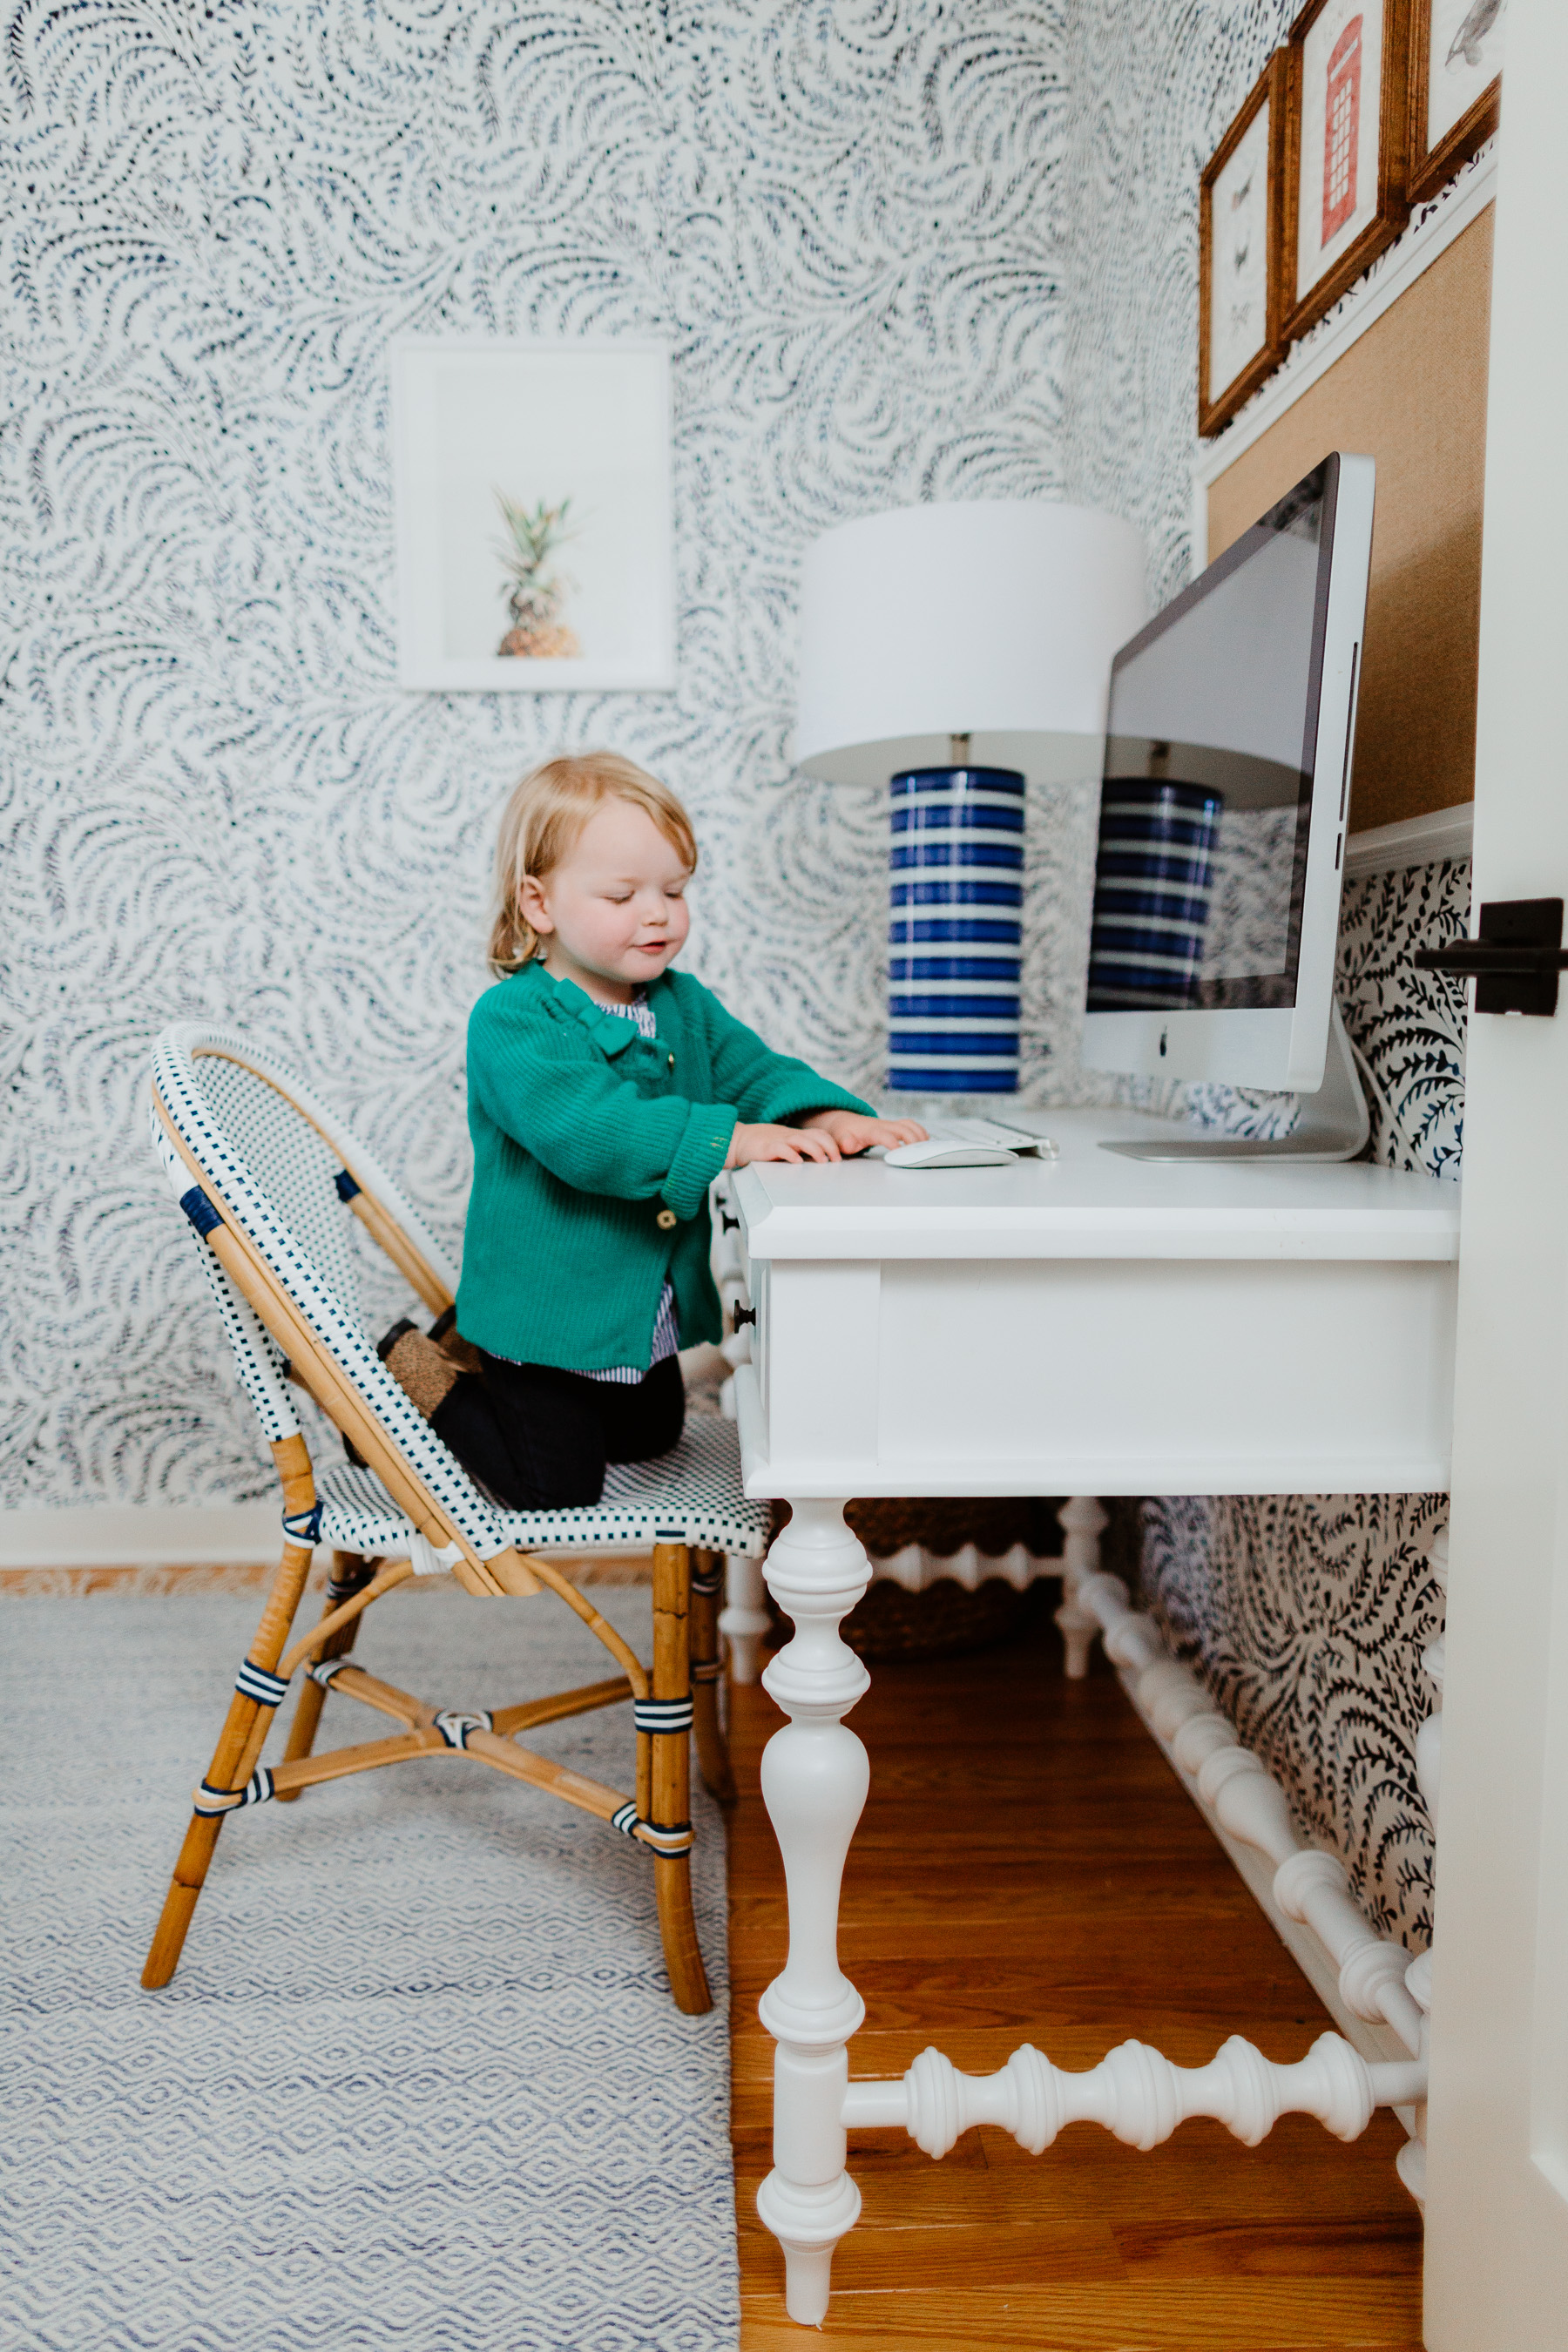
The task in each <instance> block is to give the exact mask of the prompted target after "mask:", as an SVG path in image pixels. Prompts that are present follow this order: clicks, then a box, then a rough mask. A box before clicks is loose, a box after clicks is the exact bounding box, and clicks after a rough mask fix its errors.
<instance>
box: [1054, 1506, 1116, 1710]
mask: <svg viewBox="0 0 1568 2352" xmlns="http://www.w3.org/2000/svg"><path fill="white" fill-rule="evenodd" d="M1057 1524H1058V1526H1059V1528H1061V1531H1062V1605H1061V1607H1060V1608H1059V1609H1058V1611H1057V1624H1058V1627H1059V1628H1060V1631H1061V1637H1062V1640H1063V1641H1064V1643H1066V1644H1067V1654H1068V1658H1067V1670H1068V1681H1069V1682H1081V1681H1082V1679H1083V1677H1084V1675H1087V1674H1088V1672H1089V1643H1090V1642H1091V1641H1092V1640H1093V1639H1094V1636H1095V1635H1096V1633H1099V1631H1100V1620H1099V1618H1098V1617H1097V1616H1096V1615H1095V1613H1094V1612H1093V1610H1092V1609H1086V1608H1085V1607H1084V1605H1083V1602H1082V1601H1080V1600H1079V1585H1080V1584H1081V1583H1082V1582H1083V1580H1084V1578H1085V1577H1086V1576H1098V1575H1099V1573H1100V1536H1101V1534H1102V1532H1103V1531H1104V1529H1105V1528H1107V1527H1108V1526H1109V1525H1110V1520H1109V1519H1108V1517H1107V1516H1106V1513H1105V1512H1104V1510H1102V1508H1101V1507H1100V1503H1099V1501H1098V1500H1097V1498H1096V1497H1095V1496H1093V1495H1069V1496H1068V1499H1067V1501H1066V1502H1065V1503H1064V1504H1063V1505H1062V1507H1061V1509H1060V1510H1059V1511H1058V1513H1057Z"/></svg>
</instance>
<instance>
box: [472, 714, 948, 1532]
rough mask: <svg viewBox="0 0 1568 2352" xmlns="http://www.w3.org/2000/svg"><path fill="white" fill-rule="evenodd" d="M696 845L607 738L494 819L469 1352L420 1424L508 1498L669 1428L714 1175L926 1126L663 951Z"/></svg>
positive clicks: (830, 1155)
mask: <svg viewBox="0 0 1568 2352" xmlns="http://www.w3.org/2000/svg"><path fill="white" fill-rule="evenodd" d="M696 864H697V844H696V841H695V839H694V837H693V835H692V831H691V822H690V819H689V817H688V815H687V814H686V811H685V810H684V809H683V808H682V807H681V805H680V803H679V801H678V800H677V799H676V797H675V795H674V793H671V792H669V791H668V790H667V788H666V787H665V786H664V785H663V784H661V783H659V782H657V781H656V780H655V779H654V778H653V777H652V776H649V775H647V774H645V773H644V772H643V771H642V770H641V769H640V768H637V767H636V766H634V764H633V763H632V761H630V760H626V759H622V758H620V757H619V756H618V755H616V754H615V753H613V752H605V751H598V752H584V753H582V754H578V755H574V756H571V757H563V758H560V759H555V760H548V761H545V762H544V764H543V765H542V767H538V768H535V769H534V770H533V772H532V773H531V774H530V775H527V776H525V777H524V778H523V779H522V782H521V783H520V784H519V785H518V786H517V788H516V790H515V791H514V792H513V793H512V796H511V798H510V801H509V803H507V807H506V812H505V814H504V815H503V817H502V820H501V828H500V842H499V845H498V849H497V873H498V881H499V886H500V912H499V914H498V916H497V919H496V924H495V929H494V933H493V935H492V938H491V941H490V962H491V965H492V966H493V968H494V970H495V971H497V972H498V973H500V975H502V977H501V978H500V982H499V984H498V985H497V986H496V987H494V988H491V989H489V990H488V991H487V992H486V993H485V994H484V995H483V996H481V997H480V999H479V1003H477V1004H476V1005H475V1007H474V1010H473V1013H472V1014H471V1016H470V1018H469V1022H468V1125H469V1129H470V1130H471V1132H472V1135H473V1141H474V1183H473V1192H472V1194H471V1196H470V1198H469V1202H468V1230H467V1235H466V1238H465V1242H464V1248H463V1277H462V1286H461V1288H460V1289H459V1291H458V1328H459V1329H460V1330H461V1332H462V1335H463V1338H464V1339H465V1340H467V1341H468V1342H469V1343H471V1345H472V1347H473V1348H474V1349H477V1350H478V1360H479V1370H478V1371H477V1372H470V1373H468V1374H467V1375H465V1376H464V1377H463V1378H461V1379H459V1380H458V1381H457V1382H456V1384H455V1385H454V1386H453V1387H452V1388H451V1389H450V1391H449V1392H448V1393H447V1396H446V1397H445V1399H444V1400H443V1401H442V1402H440V1403H439V1405H438V1406H437V1410H436V1411H435V1412H434V1413H433V1415H432V1421H433V1424H434V1426H435V1428H436V1430H437V1433H438V1434H439V1435H440V1436H441V1437H442V1438H443V1439H444V1440H445V1441H446V1443H447V1444H448V1445H449V1446H450V1447H451V1449H452V1451H453V1453H455V1454H457V1456H458V1459H459V1461H461V1462H462V1463H463V1464H464V1465H466V1466H467V1467H468V1469H469V1470H471V1471H472V1472H473V1474H474V1475H476V1476H477V1477H478V1478H479V1479H480V1480H482V1482H483V1483H484V1485H485V1486H488V1487H489V1489H490V1491H491V1492H492V1493H493V1494H494V1495H496V1496H498V1497H499V1498H500V1500H501V1501H502V1502H504V1503H507V1504H510V1506H512V1507H514V1508H516V1509H527V1510H560V1509H570V1508H573V1507H578V1506H581V1505H584V1504H591V1503H596V1502H597V1501H598V1499H599V1496H600V1493H601V1491H602V1488H603V1486H604V1477H605V1464H606V1463H607V1462H642V1461H647V1460H648V1459H649V1458H650V1457H651V1456H653V1455H655V1454H665V1453H668V1450H669V1448H670V1447H671V1446H672V1445H674V1444H675V1443H676V1441H677V1439H678V1438H679V1435H680V1431H681V1425H682V1423H683V1421H684V1419H685V1412H686V1398H685V1391H684V1388H683V1386H682V1382H681V1377H680V1368H679V1364H678V1363H677V1361H676V1350H677V1349H678V1348H681V1347H692V1346H694V1345H695V1344H696V1343H697V1342H698V1341H699V1340H702V1339H710V1340H711V1339H719V1338H721V1336H722V1328H723V1327H722V1322H721V1315H720V1307H719V1298H718V1294H717V1292H716V1291H715V1289H714V1287H713V1281H712V1276H711V1275H710V1271H709V1264H708V1255H709V1241H710V1232H709V1213H708V1187H709V1185H710V1183H711V1181H712V1180H713V1179H714V1177H715V1176H717V1175H718V1174H719V1172H720V1171H721V1169H725V1168H742V1167H744V1166H745V1165H746V1164H747V1162H748V1161H750V1160H837V1159H839V1158H840V1157H843V1156H847V1155H852V1154H854V1153H856V1152H859V1151H864V1150H867V1148H868V1146H869V1145H872V1144H879V1143H880V1144H899V1143H908V1142H911V1141H918V1140H919V1139H920V1138H921V1136H922V1135H923V1134H924V1131H925V1130H924V1129H922V1128H921V1127H920V1126H918V1125H917V1124H916V1123H915V1121H913V1120H912V1119H882V1118H878V1117H877V1115H876V1113H875V1112H874V1111H873V1110H872V1109H871V1108H870V1107H869V1105H868V1104H867V1103H863V1102H861V1101H860V1100H859V1098H858V1097H857V1096H855V1095H851V1094H847V1093H846V1092H845V1091H844V1089H843V1087H836V1086H834V1085H832V1084H831V1083H830V1081H829V1080H827V1079H826V1078H822V1077H818V1076H817V1075H816V1071H815V1070H812V1069H810V1068H808V1067H807V1066H806V1065H805V1063H804V1062H797V1061H792V1060H791V1059H789V1058H788V1057H787V1056H786V1055H783V1054H774V1053H770V1051H769V1050H768V1048H767V1046H766V1045H763V1041H762V1039H761V1038H760V1037H758V1036H757V1035H756V1034H755V1033H754V1032H753V1031H752V1030H750V1029H748V1028H746V1027H745V1026H744V1024H742V1023H741V1022H739V1021H737V1020H735V1019H734V1018H733V1017H732V1016H731V1014H730V1013H726V1012H725V1010H724V1008H723V1006H722V1005H721V1003H720V1002H719V1000H718V998H717V997H716V996H714V995H713V994H712V993H711V992H710V990H708V989H706V988H704V987H703V986H702V984H701V982H700V981H696V980H693V979H692V978H691V977H690V976H689V974H688V973H686V972H679V971H671V970H670V966H671V965H672V964H673V962H674V961H675V959H676V957H677V956H678V955H679V952H680V950H681V948H682V947H683V946H684V945H685V942H686V935H687V930H688V927H689V919H690V918H689V912H688V908H687V904H686V897H685V892H686V885H687V883H688V882H689V880H690V878H691V875H692V872H693V869H694V868H695V866H696ZM469 1360H470V1361H472V1359H471V1358H470V1359H469Z"/></svg>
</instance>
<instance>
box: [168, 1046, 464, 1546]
mask: <svg viewBox="0 0 1568 2352" xmlns="http://www.w3.org/2000/svg"><path fill="white" fill-rule="evenodd" d="M153 1140H154V1143H155V1145H156V1146H157V1149H158V1151H159V1154H160V1157H161V1159H162V1160H163V1166H164V1170H165V1173H166V1174H167V1175H168V1178H169V1181H170V1184H171V1186H172V1188H173V1190H174V1193H175V1196H176V1198H177V1199H178V1200H179V1202H180V1204H181V1206H182V1208H183V1209H184V1212H185V1213H186V1215H187V1217H188V1218H189V1219H190V1221H191V1223H192V1224H193V1226H194V1227H195V1230H196V1231H197V1233H198V1234H202V1235H203V1237H204V1241H206V1240H209V1239H210V1240H211V1241H212V1244H213V1246H212V1247H211V1248H206V1247H204V1250H203V1255H204V1258H205V1260H206V1263H207V1270H208V1273H209V1276H211V1277H212V1280H213V1286H214V1289H215V1291H216V1294H217V1297H218V1304H219V1307H220V1309H221V1310H222V1312H223V1317H224V1323H225V1328H226V1331H227V1333H228V1337H229V1340H230V1343H231V1345H232V1346H233V1348H234V1351H235V1356H236V1360H237V1364H238V1367H239V1371H240V1377H241V1379H242V1380H243V1381H244V1382H245V1386H246V1389H247V1392H248V1394H249V1395H250V1398H251V1402H252V1403H253V1404H254V1405H255V1406H256V1409H257V1412H258V1415H259V1417H260V1420H261V1423H262V1426H263V1428H264V1430H265V1431H266V1433H267V1435H268V1439H269V1440H271V1441H276V1439H277V1438H279V1437H280V1436H286V1435H289V1434H292V1433H297V1432H298V1429H299V1423H298V1420H297V1418H296V1417H295V1415H294V1413H293V1409H292V1405H291V1403H290V1402H289V1396H288V1391H287V1390H286V1388H285V1386H284V1384H283V1381H282V1380H281V1379H280V1378H279V1355H280V1354H287V1355H288V1356H289V1357H290V1358H291V1359H292V1360H294V1361H295V1363H296V1364H297V1365H298V1366H299V1369H300V1372H301V1374H302V1375H303V1376H304V1377H305V1379H306V1381H307V1384H308V1385H309V1386H310V1388H311V1390H312V1391H313V1392H314V1393H315V1394H316V1396H317V1398H318V1401H319V1402H321V1404H322V1406H323V1407H324V1409H325V1410H326V1411H327V1412H329V1414H330V1415H331V1418H332V1419H333V1420H334V1421H336V1422H337V1423H338V1425H339V1426H340V1427H344V1426H346V1425H347V1421H348V1415H347V1414H346V1413H345V1412H344V1409H343V1407H342V1403H341V1402H340V1403H339V1404H338V1405H336V1406H334V1402H333V1392H334V1388H341V1387H346V1388H347V1390H348V1391H350V1392H351V1393H352V1396H353V1399H355V1400H357V1402H358V1406H359V1407H360V1408H361V1410H362V1412H363V1414H364V1415H368V1417H369V1419H370V1422H371V1423H373V1424H374V1429H373V1436H374V1437H379V1439H380V1440H382V1441H383V1444H373V1445H372V1447H371V1449H370V1450H371V1453H372V1456H373V1458H372V1467H373V1468H374V1469H376V1470H377V1471H378V1472H379V1473H380V1475H382V1476H383V1478H384V1481H385V1482H386V1483H387V1484H388V1485H389V1486H391V1488H392V1490H393V1492H394V1494H395V1496H397V1499H398V1501H399V1502H400V1504H401V1505H402V1506H403V1507H404V1508H405V1509H407V1510H408V1511H409V1513H410V1516H411V1517H414V1519H415V1522H416V1526H418V1527H419V1528H420V1529H421V1532H422V1533H423V1534H424V1535H425V1536H426V1538H427V1539H428V1540H429V1541H430V1542H431V1543H432V1544H434V1545H435V1546H436V1548H437V1550H442V1549H447V1547H449V1545H450V1544H451V1543H452V1542H453V1541H454V1540H455V1541H458V1543H459V1544H460V1546H461V1548H462V1549H464V1550H465V1551H467V1550H471V1551H472V1552H473V1553H474V1555H475V1556H476V1557H477V1558H478V1559H480V1560H484V1559H490V1558H493V1557H494V1556H495V1555H496V1554H497V1553H499V1552H501V1551H503V1550H505V1549H508V1545H507V1538H506V1535H505V1533H504V1530H503V1529H502V1527H501V1524H500V1516H499V1514H498V1513H497V1511H496V1510H495V1508H494V1507H492V1506H491V1505H490V1504H489V1503H487V1502H486V1501H485V1499H484V1497H483V1496H481V1495H480V1494H479V1490H478V1488H477V1487H476V1486H474V1485H473V1483H472V1481H471V1480H470V1479H469V1478H468V1475H467V1473H466V1472H465V1471H464V1470H463V1469H462V1467H461V1466H460V1465H459V1464H458V1462H457V1460H456V1459H455V1457H454V1456H453V1455H452V1454H449V1453H448V1452H447V1448H446V1446H444V1445H443V1444H441V1441H440V1439H439V1438H438V1437H437V1435H436V1433H435V1432H434V1430H433V1429H432V1428H431V1427H430V1425H429V1423H427V1422H426V1420H425V1418H424V1416H423V1415H422V1414H421V1413H420V1412H418V1411H417V1410H416V1407H415V1406H414V1405H413V1404H412V1402H410V1400H409V1399H408V1397H407V1396H406V1395H405V1393H404V1391H403V1390H402V1389H401V1388H400V1387H399V1386H398V1384H397V1382H396V1381H395V1380H394V1379H393V1377H392V1375H391V1373H390V1372H389V1371H388V1370H387V1369H386V1367H385V1365H384V1363H383V1362H382V1360H381V1359H380V1358H379V1356H377V1354H376V1352H375V1349H374V1346H373V1345H372V1344H371V1341H370V1339H369V1337H368V1335H367V1333H366V1331H365V1329H364V1328H363V1323H362V1321H361V1318H360V1314H359V1309H358V1301H357V1286H356V1283H355V1278H354V1270H353V1235H352V1228H351V1226H350V1223H349V1219H350V1216H351V1214H353V1212H354V1211H355V1210H356V1209H357V1210H358V1211H359V1213H360V1215H361V1220H362V1222H363V1223H365V1224H366V1226H367V1227H368V1229H369V1230H370V1232H371V1233H372V1234H373V1236H374V1238H375V1239H376V1240H377V1241H378V1242H380V1243H381V1244H382V1245H383V1246H384V1247H387V1248H388V1249H389V1255H393V1257H394V1259H395V1263H396V1264H397V1265H399V1267H400V1270H402V1271H403V1272H404V1273H405V1274H407V1275H408V1276H410V1278H411V1279H414V1280H416V1287H418V1288H419V1289H420V1290H421V1291H422V1292H423V1293H424V1295H425V1297H426V1300H427V1302H428V1303H430V1304H432V1305H439V1304H444V1303H448V1302H449V1301H450V1299H451V1297H452V1295H453V1294H454V1292H455V1291H456V1289H457V1280H458V1277H457V1270H456V1268H455V1267H454V1266H453V1265H451V1263H450V1261H449V1260H448V1259H447V1255H446V1254H445V1252H444V1251H443V1250H442V1248H441V1245H440V1244H439V1242H438V1241H437V1240H436V1238H435V1236H434V1235H433V1234H430V1232H429V1231H428V1229H427V1228H426V1225H425V1223H424V1222H423V1220H422V1219H421V1218H420V1217H419V1215H418V1213H417V1212H416V1210H415V1209H413V1208H412V1207H411V1205H410V1204H409V1202H407V1201H406V1200H405V1198H404V1197H403V1195H402V1193H401V1192H399V1191H398V1189H397V1187H396V1185H395V1183H394V1182H393V1181H392V1180H391V1178H390V1177H388V1176H386V1175H385V1174H384V1172H383V1171H382V1170H381V1169H380V1168H379V1167H378V1166H377V1165H376V1163H375V1161H374V1159H373V1158H372V1156H371V1154H370V1153H369V1152H368V1151H366V1150H365V1149H364V1147H363V1145H362V1144H361V1143H359V1142H358V1140H357V1139H355V1138H354V1137H353V1135H352V1134H351V1133H350V1132H349V1130H348V1129H346V1128H344V1127H343V1125H342V1122H341V1121H339V1120H338V1119H336V1118H333V1116H332V1115H331V1112H329V1111H328V1110H327V1109H326V1108H325V1107H324V1106H323V1105H321V1103H319V1102H318V1101H317V1100H316V1098H315V1097H314V1096H313V1095H312V1094H311V1093H310V1089H309V1088H308V1087H305V1086H304V1085H303V1084H302V1082H301V1081H300V1079H299V1078H298V1077H297V1076H295V1075H294V1073H293V1072H292V1071H291V1070H289V1068H288V1066H286V1065H285V1064H283V1063H281V1062H279V1060H278V1058H277V1057H276V1056H275V1055H270V1054H268V1053H267V1052H265V1051H264V1050H263V1049H261V1048H259V1047H257V1046H255V1045H252V1044H251V1043H250V1042H249V1040H248V1039H247V1038H244V1037H241V1036H238V1035H237V1034H234V1033H232V1032H230V1031H226V1030H217V1029H208V1028H206V1027H205V1026H203V1025H201V1024H197V1023H195V1022H184V1023H181V1024H179V1025H178V1026H177V1027H175V1028H173V1029H168V1030H165V1031H164V1033H163V1035H162V1036H161V1037H160V1038H159V1040H158V1042H157V1045H156V1046H155V1047H154V1049H153ZM220 1225H221V1226H223V1227H224V1228H226V1232H227V1233H228V1234H230V1235H232V1236H233V1237H234V1238H235V1241H236V1242H237V1244H238V1246H239V1250H240V1252H241V1255H240V1256H239V1257H237V1258H234V1259H233V1260H232V1261H231V1262H232V1265H233V1267H234V1271H232V1272H231V1271H230V1270H229V1269H228V1267H226V1265H220V1264H219V1263H217V1261H216V1258H215V1256H214V1250H215V1249H216V1246H217V1240H216V1228H217V1227H218V1226H220ZM242 1284H243V1288H242V1287H241V1285H242ZM312 1370H315V1371H316V1372H317V1373H318V1374H319V1375H321V1377H317V1378H313V1377H311V1374H312ZM348 1433H349V1434H350V1435H351V1436H353V1437H354V1438H355V1440H356V1442H357V1443H359V1444H361V1445H362V1450H363V1442H364V1429H363V1422H361V1423H360V1424H359V1425H358V1426H353V1427H349V1430H348ZM385 1449H390V1455H389V1454H387V1452H386V1450H385ZM378 1455H379V1456H380V1457H381V1458H374V1457H375V1456H378Z"/></svg>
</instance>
